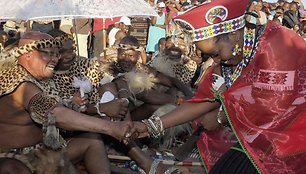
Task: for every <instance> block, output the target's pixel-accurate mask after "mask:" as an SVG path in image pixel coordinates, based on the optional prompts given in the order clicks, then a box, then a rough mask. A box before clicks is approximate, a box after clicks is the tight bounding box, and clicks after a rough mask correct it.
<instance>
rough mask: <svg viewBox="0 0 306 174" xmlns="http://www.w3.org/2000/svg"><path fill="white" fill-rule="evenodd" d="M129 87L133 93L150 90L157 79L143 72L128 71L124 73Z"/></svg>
mask: <svg viewBox="0 0 306 174" xmlns="http://www.w3.org/2000/svg"><path fill="white" fill-rule="evenodd" d="M124 77H125V79H126V81H127V83H128V86H129V89H130V91H131V92H132V93H133V94H135V95H136V94H139V93H141V92H143V91H146V90H150V89H151V88H152V87H153V86H154V83H155V82H156V81H157V80H156V78H155V77H153V76H150V75H149V74H147V73H144V72H133V71H132V72H128V73H126V74H125V75H124Z"/></svg>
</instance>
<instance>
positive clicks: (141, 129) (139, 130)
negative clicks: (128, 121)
mask: <svg viewBox="0 0 306 174" xmlns="http://www.w3.org/2000/svg"><path fill="white" fill-rule="evenodd" d="M147 136H149V132H148V128H147V126H146V125H145V124H144V123H142V122H138V121H134V122H133V135H132V138H143V137H147Z"/></svg>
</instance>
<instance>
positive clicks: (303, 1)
mask: <svg viewBox="0 0 306 174" xmlns="http://www.w3.org/2000/svg"><path fill="white" fill-rule="evenodd" d="M263 1H267V2H276V1H277V0H263ZM291 1H292V0H289V2H291ZM302 3H303V5H304V7H306V0H302Z"/></svg>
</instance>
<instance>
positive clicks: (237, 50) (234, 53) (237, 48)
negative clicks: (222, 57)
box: [232, 43, 241, 56]
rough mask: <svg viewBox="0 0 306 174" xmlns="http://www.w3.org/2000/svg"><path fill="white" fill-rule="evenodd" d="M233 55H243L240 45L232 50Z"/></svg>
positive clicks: (236, 45)
mask: <svg viewBox="0 0 306 174" xmlns="http://www.w3.org/2000/svg"><path fill="white" fill-rule="evenodd" d="M232 55H233V56H240V55H241V48H239V45H238V43H236V44H235V47H234V48H232Z"/></svg>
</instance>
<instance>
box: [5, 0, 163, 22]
mask: <svg viewBox="0 0 306 174" xmlns="http://www.w3.org/2000/svg"><path fill="white" fill-rule="evenodd" d="M0 7H2V9H1V11H0V18H1V19H13V20H16V19H21V20H29V19H31V20H34V19H60V18H62V17H70V18H112V17H118V16H157V13H156V12H155V10H154V8H152V7H151V6H150V5H149V4H148V3H146V2H145V1H144V0H20V1H12V0H1V1H0Z"/></svg>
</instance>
